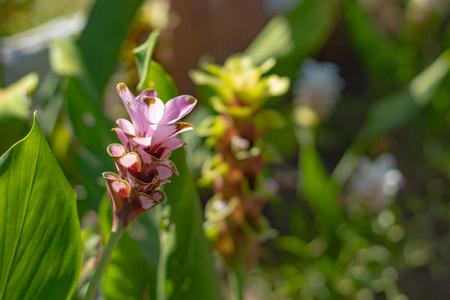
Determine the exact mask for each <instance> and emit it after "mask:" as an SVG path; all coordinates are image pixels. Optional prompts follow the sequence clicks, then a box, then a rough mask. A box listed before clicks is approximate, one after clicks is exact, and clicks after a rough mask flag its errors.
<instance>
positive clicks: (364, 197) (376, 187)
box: [349, 153, 404, 212]
mask: <svg viewBox="0 0 450 300" xmlns="http://www.w3.org/2000/svg"><path fill="white" fill-rule="evenodd" d="M396 164H397V163H396V160H395V157H394V156H393V155H392V154H390V153H384V154H382V155H380V156H379V157H377V159H375V160H374V161H371V160H370V159H369V158H368V157H362V158H361V159H360V161H359V164H358V169H357V170H356V171H355V173H354V174H353V175H352V177H351V178H350V184H349V189H350V194H351V195H350V200H351V202H352V203H358V204H360V205H362V206H364V207H366V208H368V209H369V211H371V212H379V211H380V210H381V209H383V208H384V207H386V206H387V205H389V204H390V203H391V202H392V201H393V199H394V197H395V195H396V194H397V192H398V191H399V190H400V188H401V187H402V186H403V184H404V177H403V174H402V173H401V172H400V171H399V170H397V169H396Z"/></svg>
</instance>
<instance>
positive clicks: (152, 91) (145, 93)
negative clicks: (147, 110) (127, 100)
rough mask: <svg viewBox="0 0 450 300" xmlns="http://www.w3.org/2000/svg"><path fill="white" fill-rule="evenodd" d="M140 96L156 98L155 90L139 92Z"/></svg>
mask: <svg viewBox="0 0 450 300" xmlns="http://www.w3.org/2000/svg"><path fill="white" fill-rule="evenodd" d="M141 96H147V97H158V94H157V93H156V91H155V90H151V89H145V90H143V91H142V92H141Z"/></svg>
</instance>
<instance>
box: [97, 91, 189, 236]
mask: <svg viewBox="0 0 450 300" xmlns="http://www.w3.org/2000/svg"><path fill="white" fill-rule="evenodd" d="M117 92H118V93H119V95H120V97H121V98H122V101H123V103H124V104H125V107H126V109H127V111H128V114H129V115H130V117H131V121H132V122H129V121H128V120H125V119H118V120H117V124H118V125H119V126H120V128H115V129H113V130H114V131H115V132H116V134H117V136H118V137H119V139H120V141H121V142H122V144H111V145H109V146H108V153H109V155H111V156H112V157H113V158H114V160H115V163H116V167H117V171H118V174H116V173H113V172H105V173H103V177H104V178H105V179H106V181H107V188H108V193H109V196H110V199H111V204H112V207H113V213H114V221H113V227H114V225H115V224H117V222H120V223H121V224H122V225H123V226H124V227H126V226H127V225H128V224H129V223H130V222H131V221H132V220H133V219H135V218H136V217H137V216H139V215H140V214H142V213H143V212H145V211H146V210H148V209H150V208H152V207H154V206H155V205H157V204H159V203H163V202H165V201H166V196H165V194H164V192H162V191H161V190H158V189H157V188H158V187H160V186H161V185H163V184H165V183H167V182H169V180H168V179H169V178H170V177H172V176H173V175H178V172H177V169H176V167H175V165H174V163H173V162H172V161H170V160H169V159H168V158H169V157H170V155H171V153H172V151H173V150H175V149H177V148H179V147H181V146H183V145H185V143H184V142H183V141H182V140H181V139H180V138H178V137H177V135H178V134H179V133H181V132H184V131H187V130H192V129H193V128H192V126H191V125H190V124H188V123H184V122H179V123H176V122H177V121H178V120H179V119H181V118H183V117H184V116H186V115H187V114H188V113H189V112H190V111H191V110H192V109H193V108H194V106H195V104H196V103H197V100H196V99H194V98H193V97H191V96H186V95H183V96H179V97H176V98H174V99H171V100H169V101H168V102H167V103H166V104H165V105H164V103H163V102H162V101H161V100H160V99H159V98H158V97H157V94H156V91H154V90H149V89H147V90H144V91H142V93H141V94H140V95H139V96H137V97H135V96H134V95H133V94H132V93H131V92H130V91H129V90H128V88H127V87H126V85H125V84H123V83H121V84H118V85H117Z"/></svg>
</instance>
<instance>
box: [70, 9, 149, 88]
mask: <svg viewBox="0 0 450 300" xmlns="http://www.w3.org/2000/svg"><path fill="white" fill-rule="evenodd" d="M141 4H142V0H127V1H123V0H98V1H95V4H94V7H93V9H92V11H91V13H90V15H89V19H88V22H87V24H86V28H85V29H84V31H83V33H82V34H81V37H80V39H79V41H78V46H79V49H80V54H81V57H82V59H83V61H84V63H85V66H86V70H87V73H88V74H89V75H90V77H91V78H92V80H93V83H94V86H95V87H96V88H97V90H98V91H102V90H103V88H104V87H105V85H106V83H107V81H108V79H109V77H110V76H111V75H112V73H113V72H114V70H115V68H116V62H117V57H118V55H119V52H120V46H121V44H122V41H123V40H124V39H125V37H126V35H127V31H128V26H129V25H130V24H131V22H132V21H133V19H134V16H135V13H136V11H137V9H138V8H139V7H140V6H141Z"/></svg>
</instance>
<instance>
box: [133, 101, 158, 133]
mask: <svg viewBox="0 0 450 300" xmlns="http://www.w3.org/2000/svg"><path fill="white" fill-rule="evenodd" d="M136 100H137V102H138V106H139V111H138V114H139V117H140V119H141V121H142V124H143V125H144V128H146V127H147V126H148V125H149V124H158V123H159V121H160V120H161V118H162V116H163V113H164V103H163V102H162V101H161V99H159V98H156V97H147V96H144V95H141V96H139V97H137V98H136Z"/></svg>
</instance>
